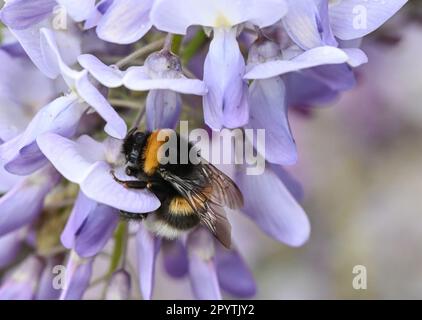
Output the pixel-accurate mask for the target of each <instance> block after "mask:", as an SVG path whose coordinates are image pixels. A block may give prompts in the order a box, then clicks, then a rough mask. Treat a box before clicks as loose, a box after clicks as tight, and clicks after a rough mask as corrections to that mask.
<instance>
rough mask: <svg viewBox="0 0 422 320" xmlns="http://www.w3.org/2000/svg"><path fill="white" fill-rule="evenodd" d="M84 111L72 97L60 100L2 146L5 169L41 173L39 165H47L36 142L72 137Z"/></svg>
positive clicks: (0, 149)
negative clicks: (44, 137) (45, 137)
mask: <svg viewBox="0 0 422 320" xmlns="http://www.w3.org/2000/svg"><path fill="white" fill-rule="evenodd" d="M85 109H86V107H83V106H81V105H79V104H78V103H77V101H76V99H75V97H73V96H72V95H70V96H64V97H60V98H57V99H56V100H54V101H53V102H51V103H50V104H48V105H47V106H45V107H43V108H42V109H41V110H40V111H39V112H38V113H37V114H36V115H35V117H34V118H33V119H32V121H31V122H30V124H29V125H28V127H27V128H26V130H25V131H24V132H23V133H22V135H21V136H20V137H19V138H18V139H16V140H14V141H10V142H7V143H5V144H3V145H1V147H0V157H1V158H2V159H4V160H3V161H4V162H5V163H6V166H5V167H6V169H7V170H8V171H9V172H12V173H15V174H24V175H26V174H29V173H31V172H34V171H35V170H36V169H39V168H40V164H39V161H40V162H41V165H43V164H45V162H43V161H42V160H43V155H42V153H41V152H40V150H39V149H38V145H37V144H36V142H35V141H36V139H37V137H39V136H40V135H42V134H43V133H45V132H55V133H58V134H61V135H64V136H70V135H72V134H73V133H74V131H75V130H76V126H77V124H78V122H79V120H80V118H81V116H82V114H83V113H84V112H85Z"/></svg>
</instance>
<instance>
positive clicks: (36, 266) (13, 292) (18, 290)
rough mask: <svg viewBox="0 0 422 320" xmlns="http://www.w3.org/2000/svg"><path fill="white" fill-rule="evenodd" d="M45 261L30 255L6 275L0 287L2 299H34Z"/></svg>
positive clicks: (0, 298) (0, 297)
mask: <svg viewBox="0 0 422 320" xmlns="http://www.w3.org/2000/svg"><path fill="white" fill-rule="evenodd" d="M42 270H43V263H42V262H41V260H40V259H39V258H37V257H35V256H30V257H29V258H27V259H26V260H24V261H23V262H22V263H21V264H20V265H19V266H17V267H16V268H15V269H14V270H13V271H12V273H11V274H10V275H9V276H7V277H6V279H5V281H4V282H3V283H2V285H1V287H0V300H32V299H33V298H34V295H35V291H36V287H37V284H38V280H39V277H40V275H41V272H42Z"/></svg>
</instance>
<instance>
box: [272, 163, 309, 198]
mask: <svg viewBox="0 0 422 320" xmlns="http://www.w3.org/2000/svg"><path fill="white" fill-rule="evenodd" d="M271 169H272V170H273V171H274V173H275V174H276V175H277V176H278V177H279V179H280V180H281V181H283V183H284V185H285V186H286V188H287V189H288V190H289V192H290V193H291V194H292V196H293V197H294V198H295V199H296V201H298V202H300V201H302V200H303V197H304V191H303V187H302V184H301V183H300V182H299V181H298V180H297V179H296V178H295V177H293V176H292V175H291V174H290V173H289V172H287V171H286V170H285V169H284V168H283V167H282V166H277V165H271Z"/></svg>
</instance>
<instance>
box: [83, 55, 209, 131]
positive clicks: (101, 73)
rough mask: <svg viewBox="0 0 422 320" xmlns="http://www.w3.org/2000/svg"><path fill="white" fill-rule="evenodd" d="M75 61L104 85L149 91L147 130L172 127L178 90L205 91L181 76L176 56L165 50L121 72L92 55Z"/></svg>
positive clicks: (178, 107)
mask: <svg viewBox="0 0 422 320" xmlns="http://www.w3.org/2000/svg"><path fill="white" fill-rule="evenodd" d="M78 60H79V63H80V64H81V65H82V66H83V67H84V68H85V69H86V70H88V71H89V72H90V73H91V75H92V76H93V77H94V78H95V79H97V80H98V81H99V82H100V83H101V84H103V85H104V86H106V87H109V88H117V87H120V86H122V85H124V86H125V87H127V88H128V89H131V90H134V91H149V93H148V96H147V99H146V114H147V129H148V130H154V129H157V128H174V127H175V126H176V123H177V121H178V120H179V115H180V110H181V97H180V93H183V94H195V95H205V94H206V93H207V88H206V86H205V84H204V83H203V82H202V81H199V80H196V79H188V78H186V77H185V76H184V75H183V72H182V67H181V64H180V61H179V59H178V58H177V57H176V56H175V55H173V54H172V53H171V52H169V51H168V50H166V49H164V50H162V51H160V52H155V53H153V54H151V55H150V56H148V58H147V59H146V61H145V64H144V66H142V67H131V68H129V69H128V70H127V71H124V72H123V71H120V70H118V69H117V68H115V67H108V66H106V65H104V64H103V63H101V61H99V60H98V59H97V58H95V57H94V56H92V55H83V56H80V57H79V59H78Z"/></svg>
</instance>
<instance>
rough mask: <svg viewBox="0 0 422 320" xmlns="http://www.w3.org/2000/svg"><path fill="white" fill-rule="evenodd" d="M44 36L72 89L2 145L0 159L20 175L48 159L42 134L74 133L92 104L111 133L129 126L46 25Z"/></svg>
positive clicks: (119, 134)
mask: <svg viewBox="0 0 422 320" xmlns="http://www.w3.org/2000/svg"><path fill="white" fill-rule="evenodd" d="M41 36H42V43H43V52H44V53H45V55H47V56H49V57H50V60H49V65H50V66H51V69H55V70H58V71H57V72H60V73H61V75H62V77H63V79H64V80H65V82H66V83H67V85H68V88H69V89H70V90H71V92H70V93H68V94H67V95H66V96H63V97H59V98H57V99H56V100H54V101H53V102H51V103H50V104H48V105H46V106H45V107H44V108H42V109H41V110H40V111H39V112H38V113H37V114H36V115H35V117H34V118H33V119H32V121H31V122H30V123H29V125H28V126H27V127H26V129H25V131H24V132H23V133H21V134H20V135H18V136H16V137H15V138H14V139H12V140H9V141H8V142H7V143H5V144H3V145H1V146H0V159H2V162H3V163H4V166H5V168H6V170H7V171H9V172H11V173H14V174H18V175H26V174H30V173H32V172H34V171H36V170H37V169H39V168H41V167H43V166H44V165H45V164H46V163H47V160H46V159H45V157H44V156H43V154H42V153H41V151H40V150H39V148H38V145H37V142H36V139H37V137H38V136H40V135H41V134H43V133H45V132H55V133H58V134H61V135H63V136H67V137H70V136H72V135H73V134H74V133H75V131H76V128H77V126H78V124H79V121H80V119H81V117H82V115H83V114H84V113H85V112H87V110H88V109H89V107H90V106H91V107H93V108H94V109H96V111H97V112H98V113H99V114H100V115H101V116H102V117H103V118H104V119H105V120H106V121H107V123H106V126H105V131H106V132H108V133H109V134H110V135H111V136H115V137H118V138H123V137H124V136H125V135H126V130H127V127H126V123H125V122H124V121H123V119H122V118H120V116H119V115H118V114H117V112H116V111H115V110H114V109H113V107H112V106H111V105H110V104H109V103H108V101H107V100H106V99H105V98H104V96H103V95H102V94H101V93H100V92H99V91H98V89H97V88H96V87H95V86H94V85H93V84H92V83H91V82H90V80H89V79H88V73H87V72H86V71H80V72H79V71H75V70H72V69H70V68H69V67H68V66H67V65H66V64H65V63H64V62H63V60H62V59H61V56H60V54H59V52H58V48H57V46H56V43H55V40H54V36H53V34H52V33H51V32H50V31H49V30H47V29H43V30H42V31H41Z"/></svg>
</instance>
